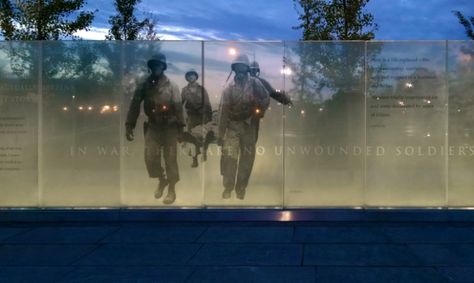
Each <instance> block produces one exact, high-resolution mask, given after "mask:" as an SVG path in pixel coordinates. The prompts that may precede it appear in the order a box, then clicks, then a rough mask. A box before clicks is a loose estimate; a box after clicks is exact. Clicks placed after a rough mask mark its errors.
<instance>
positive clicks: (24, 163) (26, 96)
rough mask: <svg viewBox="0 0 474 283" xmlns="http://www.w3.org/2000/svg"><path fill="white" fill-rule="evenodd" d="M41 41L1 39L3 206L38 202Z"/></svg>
mask: <svg viewBox="0 0 474 283" xmlns="http://www.w3.org/2000/svg"><path fill="white" fill-rule="evenodd" d="M38 47H39V44H38V43H37V42H28V43H23V42H0V195H1V196H0V206H37V205H38V113H39V112H38V106H39V95H38V68H39V48H38Z"/></svg>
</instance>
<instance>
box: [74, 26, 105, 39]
mask: <svg viewBox="0 0 474 283" xmlns="http://www.w3.org/2000/svg"><path fill="white" fill-rule="evenodd" d="M108 32H109V29H108V28H98V27H92V28H90V29H89V30H88V31H86V30H80V31H78V32H76V33H75V34H74V35H76V36H79V37H80V38H82V39H87V40H104V39H105V36H106V35H107V34H108Z"/></svg>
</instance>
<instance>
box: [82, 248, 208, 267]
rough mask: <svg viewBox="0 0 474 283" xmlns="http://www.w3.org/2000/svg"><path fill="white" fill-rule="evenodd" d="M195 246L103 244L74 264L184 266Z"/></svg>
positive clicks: (194, 250) (194, 251)
mask: <svg viewBox="0 0 474 283" xmlns="http://www.w3.org/2000/svg"><path fill="white" fill-rule="evenodd" d="M198 248H199V245H197V244H104V245H102V246H100V247H99V248H97V249H96V250H94V252H92V253H91V254H89V255H88V256H87V257H85V258H83V259H81V260H80V261H78V262H77V263H76V264H77V265H81V266H160V265H185V264H186V262H187V261H188V260H189V259H190V258H191V257H192V256H193V255H194V254H195V253H196V251H197V250H198Z"/></svg>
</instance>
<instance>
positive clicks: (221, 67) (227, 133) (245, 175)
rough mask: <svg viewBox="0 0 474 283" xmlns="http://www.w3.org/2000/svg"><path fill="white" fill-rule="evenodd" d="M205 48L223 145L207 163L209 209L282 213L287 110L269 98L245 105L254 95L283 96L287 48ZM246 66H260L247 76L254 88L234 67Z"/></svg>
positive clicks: (258, 44) (224, 44)
mask: <svg viewBox="0 0 474 283" xmlns="http://www.w3.org/2000/svg"><path fill="white" fill-rule="evenodd" d="M204 46H205V49H204V74H205V80H204V86H205V88H206V89H207V91H208V93H209V98H210V102H211V107H212V109H213V111H214V114H215V115H216V116H217V117H216V118H217V119H216V120H215V121H216V123H215V124H216V125H215V126H212V127H210V129H211V130H214V132H215V136H216V139H222V147H219V146H218V145H217V144H216V143H218V141H217V140H216V141H215V142H213V143H211V145H210V147H209V151H208V159H207V161H206V162H204V163H203V165H204V167H203V168H204V176H205V178H204V188H205V191H204V204H205V205H207V206H230V207H234V206H253V207H258V206H270V207H277V206H280V207H281V206H282V205H283V154H282V151H281V148H282V144H283V138H282V105H281V104H278V103H277V102H276V101H275V100H274V99H270V98H269V97H267V100H266V101H263V102H261V103H260V102H255V103H249V101H246V100H248V99H249V97H248V95H250V93H252V92H254V93H255V94H256V96H258V95H260V94H259V93H262V92H265V93H266V94H263V93H262V95H266V96H269V94H270V92H272V91H275V92H276V91H277V90H278V91H283V85H282V84H283V76H282V73H281V70H282V56H283V44H282V43H281V42H263V43H262V42H245V43H241V42H209V43H206V44H205V45H204ZM245 60H248V61H249V63H250V64H252V63H253V62H257V63H258V67H259V68H258V69H259V72H257V73H255V74H250V75H248V76H249V78H248V81H249V83H239V79H238V78H239V77H238V75H237V74H236V72H235V71H232V69H231V65H232V63H238V62H243V61H245ZM252 75H254V76H252ZM266 84H268V86H267V88H268V89H267V88H265V85H266ZM270 100H271V101H270ZM268 103H269V104H268ZM260 104H261V105H260ZM234 116H235V117H234ZM219 123H220V124H221V125H223V126H222V129H219V125H218V124H219ZM219 131H221V134H220V135H221V136H220V137H219ZM226 190H227V191H226ZM225 194H228V196H225ZM241 198H243V199H241Z"/></svg>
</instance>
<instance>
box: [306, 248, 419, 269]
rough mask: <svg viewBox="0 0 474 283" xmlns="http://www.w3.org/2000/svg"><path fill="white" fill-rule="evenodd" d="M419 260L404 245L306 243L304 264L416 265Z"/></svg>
mask: <svg viewBox="0 0 474 283" xmlns="http://www.w3.org/2000/svg"><path fill="white" fill-rule="evenodd" d="M421 264H422V261H421V260H419V259H418V258H417V257H416V256H415V255H414V254H413V253H412V252H411V251H410V249H408V248H407V247H406V246H405V245H392V244H308V245H305V248H304V265H321V266H325V265H340V266H386V265H391V266H417V265H421Z"/></svg>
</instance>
